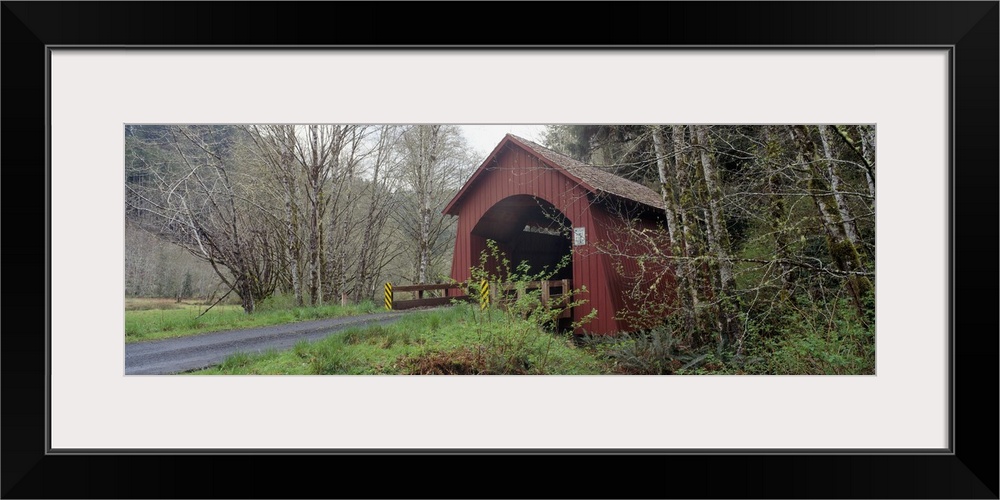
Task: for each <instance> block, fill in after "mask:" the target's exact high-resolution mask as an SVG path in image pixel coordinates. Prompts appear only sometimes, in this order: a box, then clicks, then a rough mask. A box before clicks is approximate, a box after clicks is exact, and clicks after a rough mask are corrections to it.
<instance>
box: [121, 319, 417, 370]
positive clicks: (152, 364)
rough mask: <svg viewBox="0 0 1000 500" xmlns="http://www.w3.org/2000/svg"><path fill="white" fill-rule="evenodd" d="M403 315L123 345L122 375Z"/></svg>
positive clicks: (216, 359)
mask: <svg viewBox="0 0 1000 500" xmlns="http://www.w3.org/2000/svg"><path fill="white" fill-rule="evenodd" d="M404 314H406V312H395V311H394V312H385V313H378V314H366V315H363V316H349V317H345V318H333V319H321V320H315V321H301V322H298V323H287V324H284V325H273V326H264V327H260V328H251V329H247V330H230V331H224V332H212V333H203V334H199V335H191V336H188V337H179V338H175V339H163V340H149V341H146V342H135V343H132V344H125V375H165V374H170V373H180V372H186V371H190V370H199V369H201V368H207V367H209V366H213V365H217V364H219V363H221V362H222V361H223V360H225V359H226V357H228V356H230V355H232V354H235V353H237V352H245V353H247V354H254V353H259V352H264V351H267V350H270V349H273V350H277V351H280V350H283V349H288V348H291V347H292V346H294V345H295V344H297V343H298V342H300V341H303V340H306V341H310V342H311V341H314V340H319V339H322V338H324V337H326V336H328V335H330V334H332V333H337V332H339V331H343V330H345V329H347V328H350V327H352V326H368V325H374V324H383V325H384V324H389V323H392V322H394V321H396V320H398V319H399V318H400V316H402V315H404Z"/></svg>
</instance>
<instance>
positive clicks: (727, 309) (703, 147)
mask: <svg viewBox="0 0 1000 500" xmlns="http://www.w3.org/2000/svg"><path fill="white" fill-rule="evenodd" d="M692 132H693V136H694V137H695V139H696V140H697V141H698V142H697V144H698V149H699V151H700V152H701V167H702V174H703V176H704V179H705V187H706V191H707V193H706V195H707V198H708V214H707V217H706V218H707V219H708V222H709V224H708V227H709V230H708V231H707V236H708V247H709V250H710V251H711V252H712V253H713V254H715V258H716V266H717V268H718V272H719V275H718V278H719V296H718V311H719V318H718V321H717V323H718V324H721V326H722V332H723V334H724V335H725V336H726V337H728V339H729V340H730V341H736V342H737V345H738V350H742V340H743V332H742V328H741V327H740V323H739V317H738V316H739V315H738V311H737V309H738V307H737V304H736V297H734V296H733V291H734V290H735V288H736V286H735V283H734V278H733V264H732V256H731V250H730V243H729V230H728V229H727V228H726V217H725V214H724V212H723V208H722V201H723V200H722V197H723V193H722V187H721V180H720V178H719V171H718V168H717V167H716V165H715V159H714V158H712V155H711V153H710V151H709V147H710V146H711V144H710V143H709V138H708V131H707V128H706V127H705V126H700V125H695V126H692Z"/></svg>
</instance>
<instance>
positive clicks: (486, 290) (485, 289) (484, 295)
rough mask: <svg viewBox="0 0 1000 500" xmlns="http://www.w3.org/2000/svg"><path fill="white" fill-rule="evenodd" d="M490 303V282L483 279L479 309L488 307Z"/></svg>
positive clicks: (480, 288) (480, 285) (480, 286)
mask: <svg viewBox="0 0 1000 500" xmlns="http://www.w3.org/2000/svg"><path fill="white" fill-rule="evenodd" d="M489 305H490V284H489V282H487V281H486V280H483V281H482V283H480V284H479V309H486V307H487V306H489Z"/></svg>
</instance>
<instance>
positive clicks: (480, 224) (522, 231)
mask: <svg viewBox="0 0 1000 500" xmlns="http://www.w3.org/2000/svg"><path fill="white" fill-rule="evenodd" d="M444 213H446V214H450V215H455V216H458V229H457V237H456V240H455V253H454V257H453V261H452V267H451V277H452V278H453V279H455V280H457V281H465V280H468V279H469V278H470V275H471V272H470V268H471V267H473V266H478V265H480V254H481V252H483V251H484V250H486V248H487V245H486V242H487V240H493V241H496V242H497V246H498V247H499V249H500V250H501V251H503V252H504V253H505V254H506V256H507V257H508V258H509V259H510V261H511V263H512V265H516V264H517V263H519V262H521V261H527V262H528V264H529V265H530V266H531V270H532V272H537V271H538V270H541V268H542V267H543V266H548V267H549V269H552V268H553V267H554V265H555V264H556V263H558V262H559V261H560V259H561V258H562V257H563V256H564V255H566V254H572V261H571V264H570V266H568V267H567V268H564V269H562V270H561V271H560V272H559V274H558V275H556V276H555V277H553V279H572V287H573V288H574V289H579V288H586V290H587V293H583V294H580V295H578V296H577V297H575V298H580V299H585V300H587V301H588V302H587V303H586V304H585V305H584V306H581V307H576V308H574V310H573V320H574V321H576V320H579V319H580V318H582V317H583V316H585V315H587V314H588V313H589V312H590V311H591V309H597V318H596V319H594V320H593V321H591V322H589V323H587V324H586V325H584V326H583V328H582V329H581V330H578V332H577V333H583V330H585V331H587V332H591V333H600V334H607V333H613V332H616V331H627V330H631V329H634V325H633V324H632V323H631V322H630V321H628V320H627V319H624V318H621V317H620V316H621V314H622V313H623V312H624V311H626V310H629V309H631V308H632V307H633V306H635V304H634V303H633V301H632V299H630V294H629V293H628V291H629V290H631V289H633V287H639V288H641V289H643V290H648V289H649V288H650V287H651V286H652V285H653V283H654V282H655V278H657V277H658V278H660V279H661V281H660V283H657V284H656V288H658V289H659V288H662V290H664V295H654V297H658V298H660V299H662V300H664V301H667V300H670V299H669V297H668V296H666V295H665V294H666V291H667V290H672V289H673V287H672V286H671V284H670V282H671V281H672V277H666V279H664V273H663V271H662V268H661V271H659V272H656V271H652V272H651V270H650V269H649V266H647V265H646V264H645V263H644V262H640V260H641V259H639V258H637V256H638V255H639V254H640V253H642V250H641V249H636V248H634V246H633V245H631V244H629V243H627V242H630V241H633V238H632V236H631V235H632V234H634V231H635V230H642V229H646V230H652V231H660V229H659V228H661V227H662V226H661V225H660V224H661V221H662V217H661V216H662V200H661V198H660V196H659V194H657V193H656V192H655V191H653V190H651V189H649V188H647V187H645V186H642V185H640V184H638V183H635V182H632V181H630V180H627V179H624V178H622V177H619V176H617V175H614V174H611V173H609V172H607V171H604V170H601V169H599V168H597V167H594V166H591V165H586V164H584V163H581V162H579V161H577V160H574V159H572V158H570V157H568V156H565V155H562V154H560V153H557V152H555V151H553V150H551V149H548V148H545V147H543V146H541V145H539V144H536V143H534V142H531V141H528V140H526V139H522V138H520V137H517V136H514V135H511V134H507V135H506V136H505V137H504V138H503V140H501V141H500V144H498V145H497V146H496V148H494V149H493V152H492V153H490V155H489V156H488V157H487V158H486V160H485V161H484V162H483V163H482V165H480V166H479V168H478V169H477V170H476V171H475V173H473V175H472V177H471V178H469V180H468V181H467V182H466V183H465V185H464V186H462V189H461V190H460V191H459V192H458V194H456V195H455V197H454V198H453V199H452V200H451V202H450V203H448V206H447V207H446V208H445V210H444ZM627 250H628V251H627ZM661 251H663V252H668V251H669V249H668V248H662V249H661ZM640 268H641V269H640Z"/></svg>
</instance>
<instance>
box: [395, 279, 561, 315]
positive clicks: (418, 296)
mask: <svg viewBox="0 0 1000 500" xmlns="http://www.w3.org/2000/svg"><path fill="white" fill-rule="evenodd" d="M572 285H573V280H568V279H567V280H548V281H529V282H527V283H525V286H524V287H523V288H521V287H518V286H517V285H516V284H514V283H503V284H500V285H497V286H490V283H488V282H485V281H484V282H483V283H482V284H480V292H481V294H480V296H479V297H470V296H469V295H468V290H466V289H465V288H463V287H462V285H461V284H456V283H445V284H434V285H400V286H396V285H393V284H392V283H390V282H386V284H385V308H386V309H389V310H397V311H398V310H403V309H413V308H415V307H431V306H442V305H448V304H451V302H452V301H453V300H461V301H466V302H479V304H480V308H482V309H485V308H486V307H487V306H488V305H489V304H490V302H493V303H495V304H498V305H499V306H500V307H504V306H506V305H507V304H509V303H511V302H513V301H515V300H518V299H520V298H521V297H523V295H524V294H525V293H527V292H528V291H529V290H541V291H542V297H541V300H542V305H543V306H548V307H561V306H563V305H564V304H566V303H567V302H568V300H569V291H570V290H571V288H570V287H571V286H572ZM454 289H458V290H461V291H462V294H461V295H452V296H448V295H447V292H446V291H447V290H454ZM439 290H440V291H442V292H443V293H444V295H443V296H440V297H425V296H424V295H425V293H426V292H436V291H439ZM396 292H406V293H410V294H412V298H410V299H407V300H397V299H396V298H395V294H396ZM558 317H559V318H571V317H573V311H572V310H571V309H570V308H566V310H564V311H562V312H561V313H560V314H559V316H558Z"/></svg>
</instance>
